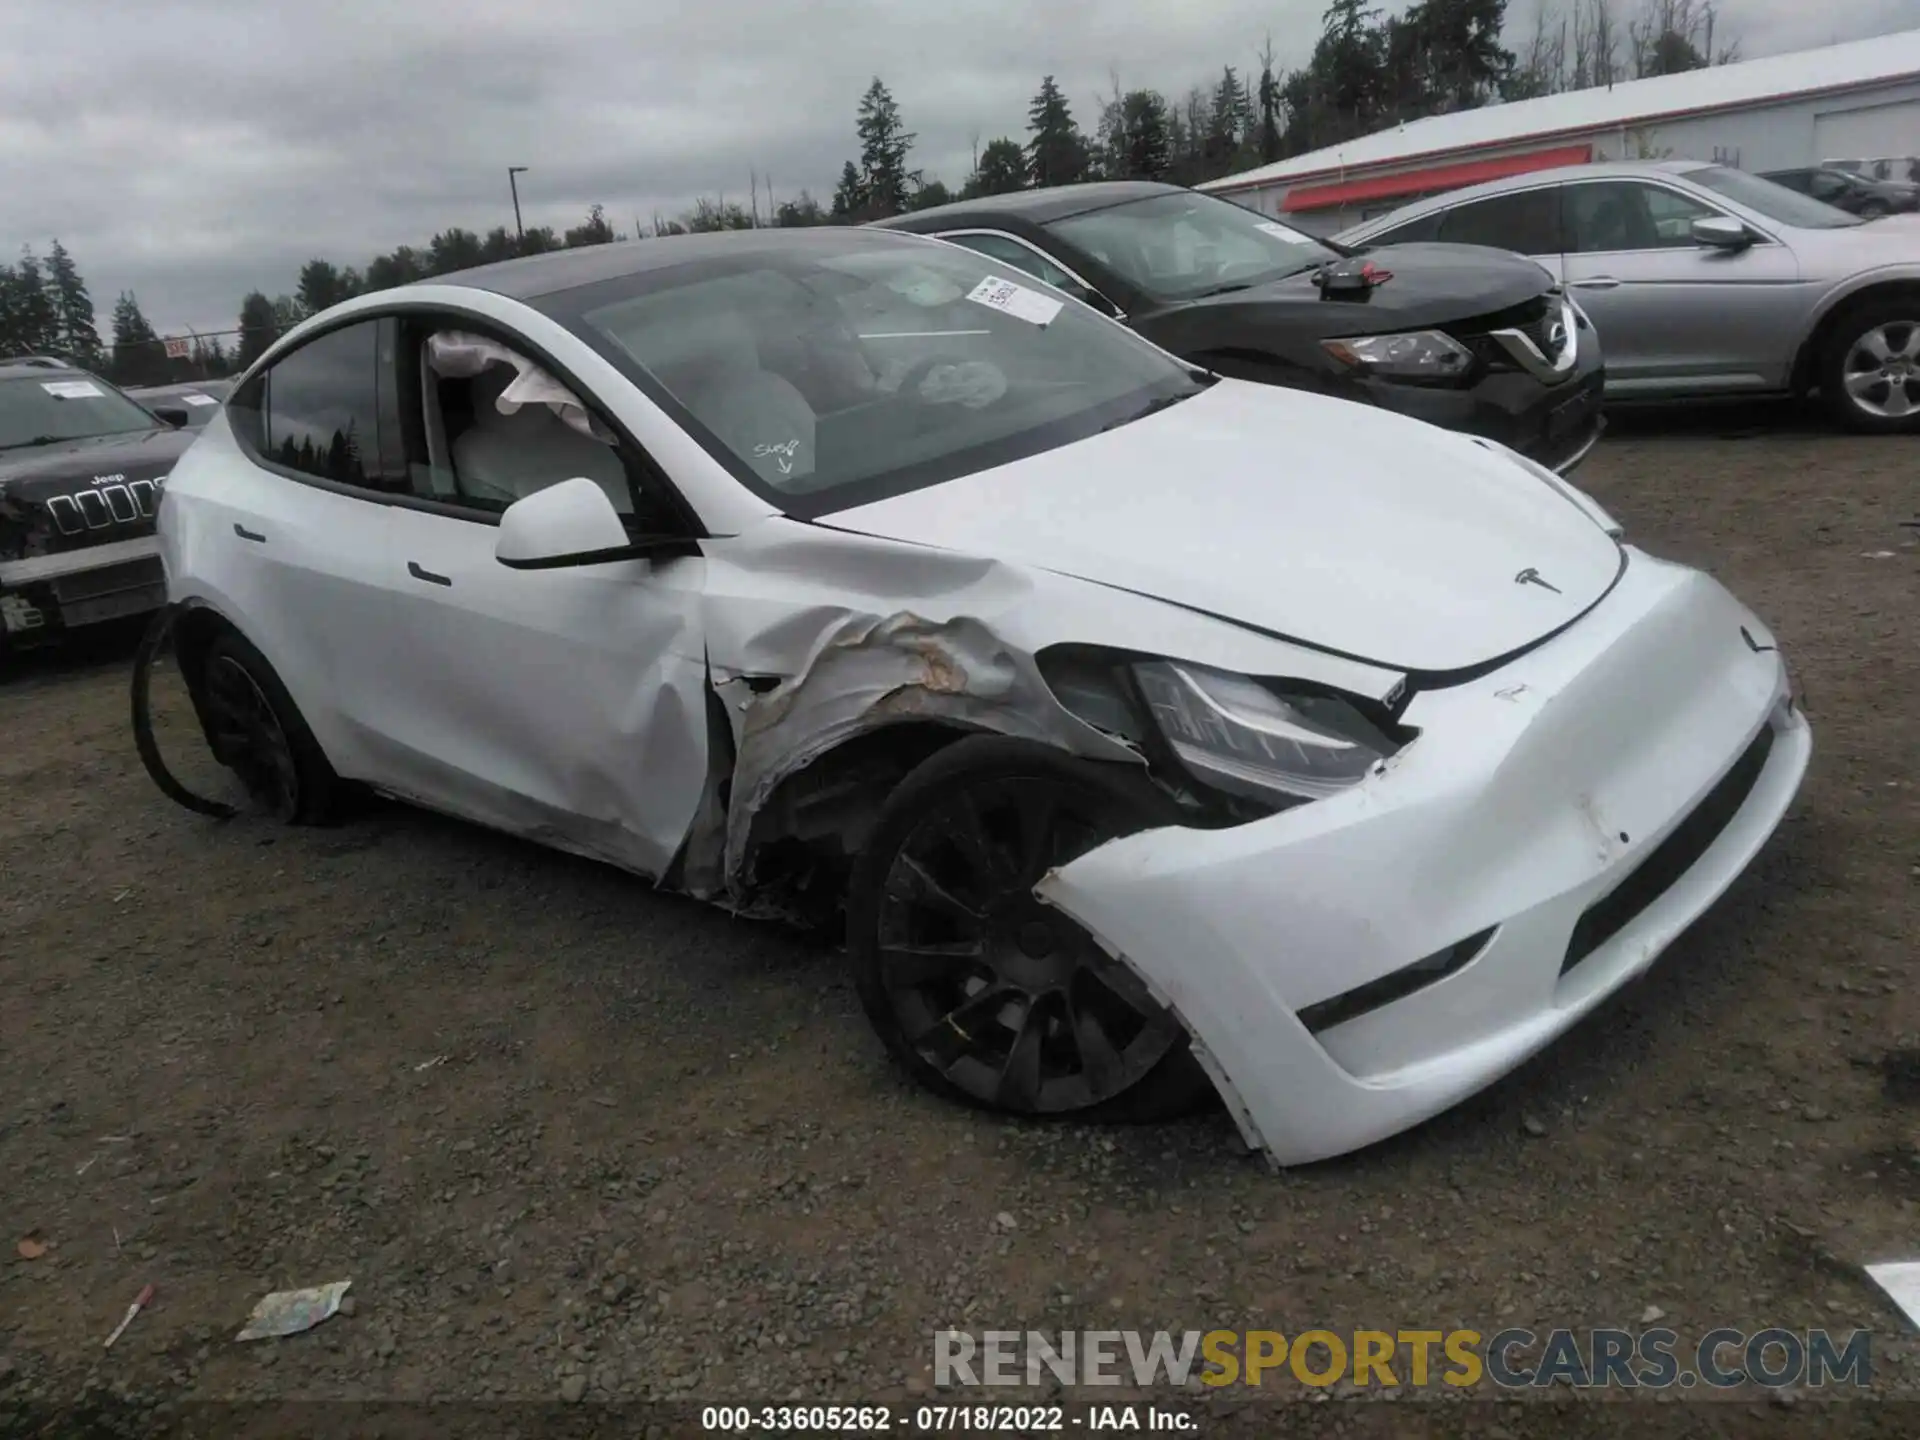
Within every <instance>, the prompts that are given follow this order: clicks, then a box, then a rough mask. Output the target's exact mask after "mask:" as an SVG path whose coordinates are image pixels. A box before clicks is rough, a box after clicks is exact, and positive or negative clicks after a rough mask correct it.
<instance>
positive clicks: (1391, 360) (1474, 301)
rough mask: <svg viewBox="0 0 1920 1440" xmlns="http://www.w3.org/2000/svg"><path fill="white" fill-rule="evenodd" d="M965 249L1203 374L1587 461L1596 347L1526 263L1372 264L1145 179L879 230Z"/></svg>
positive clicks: (999, 200) (1401, 252)
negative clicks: (1310, 393)
mask: <svg viewBox="0 0 1920 1440" xmlns="http://www.w3.org/2000/svg"><path fill="white" fill-rule="evenodd" d="M876 223H877V224H879V225H882V226H885V227H887V228H890V229H896V230H910V231H913V232H915V233H917V234H921V235H933V236H937V237H939V238H941V239H944V240H950V241H952V242H953V243H954V244H957V245H965V246H967V247H968V248H969V249H972V250H977V251H979V252H980V253H981V254H983V255H987V256H990V257H991V258H993V259H995V260H999V261H1002V262H1004V263H1005V264H1006V265H1008V266H1009V267H1011V268H1013V269H1016V270H1022V271H1025V272H1026V273H1027V274H1029V275H1033V276H1036V277H1038V278H1039V279H1041V280H1044V281H1045V282H1046V283H1047V284H1049V285H1052V286H1053V287H1054V288H1055V289H1058V290H1063V291H1065V292H1066V293H1068V294H1070V295H1072V296H1074V297H1075V298H1076V299H1078V300H1081V301H1083V302H1085V303H1086V304H1089V305H1092V306H1094V307H1095V308H1096V309H1099V310H1101V311H1104V312H1105V313H1106V314H1108V315H1111V316H1113V317H1114V318H1115V319H1117V320H1121V321H1124V322H1125V323H1126V324H1127V325H1129V326H1131V327H1132V328H1133V329H1135V330H1137V331H1139V332H1140V333H1141V334H1142V335H1144V336H1146V337H1147V339H1149V340H1151V341H1153V342H1154V343H1155V344H1157V345H1159V346H1161V347H1162V348H1163V349H1166V350H1169V351H1171V352H1172V353H1174V354H1175V355H1178V356H1180V357H1181V358H1182V359H1183V360H1186V361H1188V362H1190V363H1192V364H1195V365H1203V366H1205V367H1206V368H1207V369H1209V370H1212V371H1215V372H1216V373H1218V374H1222V375H1229V376H1233V377H1235V378H1238V379H1245V380H1260V381H1266V382H1268V383H1271V384H1275V385H1288V386H1292V387H1294V388H1296V389H1302V390H1318V391H1322V392H1324V393H1326V394H1330V395H1336V396H1339V397H1341V398H1343V399H1348V400H1360V401H1366V402H1370V403H1372V404H1376V405H1380V406H1383V407H1385V408H1387V409H1390V410H1398V411H1400V412H1401V413H1402V414H1405V415H1411V416H1413V417H1414V418H1415V419H1419V420H1426V421H1429V422H1431V423H1433V424H1435V425H1442V426H1445V427H1446V428H1447V429H1450V430H1461V431H1465V432H1467V433H1469V434H1473V435H1480V436H1484V437H1486V438H1488V439H1490V440H1498V441H1500V442H1501V443H1503V444H1506V445H1510V446H1512V447H1513V448H1514V449H1515V450H1518V451H1520V452H1521V453H1522V454H1524V455H1527V456H1529V457H1531V458H1532V459H1534V460H1536V461H1538V462H1539V463H1541V464H1543V465H1547V466H1550V467H1551V468H1553V469H1555V470H1558V471H1560V472H1562V473H1563V474H1564V473H1565V472H1567V471H1569V470H1571V469H1573V467H1574V466H1575V465H1577V464H1579V463H1580V461H1582V460H1584V459H1585V458H1586V456H1587V453H1588V452H1589V451H1590V450H1592V448H1593V446H1594V443H1595V441H1597V440H1598V439H1599V436H1600V431H1601V428H1602V426H1603V425H1604V423H1605V422H1604V420H1603V419H1602V417H1601V414H1600V389H1601V382H1602V379H1603V374H1604V370H1603V366H1602V364H1601V359H1600V344H1599V339H1598V337H1597V336H1596V334H1595V333H1594V329H1593V327H1592V325H1591V324H1590V323H1588V321H1587V319H1586V317H1585V316H1584V315H1583V314H1582V313H1581V312H1580V309H1579V307H1578V306H1576V305H1575V304H1573V303H1572V302H1571V301H1570V300H1568V299H1567V298H1566V297H1564V296H1563V295H1562V294H1561V293H1560V292H1559V290H1558V289H1557V288H1556V287H1555V282H1554V279H1553V277H1552V276H1551V275H1550V274H1548V273H1547V271H1546V270H1545V269H1543V268H1542V267H1541V266H1539V265H1537V264H1535V263H1534V262H1533V261H1531V260H1526V259H1523V258H1521V257H1520V256H1517V255H1509V254H1506V253H1504V252H1501V251H1494V250H1487V249H1483V248H1481V247H1478V246H1467V245H1429V244H1421V245H1392V246H1387V247H1385V248H1382V249H1378V250H1369V251H1367V252H1366V254H1365V255H1364V256H1362V255H1359V254H1358V253H1356V252H1354V251H1351V250H1348V249H1346V248H1345V247H1342V246H1339V245H1334V244H1331V243H1329V242H1327V241H1325V240H1320V239H1316V238H1314V237H1313V236H1310V235H1306V234H1303V233H1302V232H1300V231H1298V230H1295V229H1293V228H1292V227H1291V226H1287V225H1282V224H1279V223H1278V222H1276V221H1272V220H1269V219H1267V218H1266V217H1265V216H1264V215H1261V214H1259V213H1257V212H1256V211H1252V210H1248V209H1246V208H1245V207H1243V206H1240V205H1235V204H1233V203H1232V202H1231V201H1227V200H1222V199H1220V198H1219V197H1218V196H1214V195H1206V194H1202V193H1200V192H1199V191H1195V190H1184V189H1181V188H1180V187H1178V186H1174V185H1159V184H1153V183H1149V182H1143V181H1124V182H1106V183H1098V184H1088V185H1064V186H1059V187H1057V188H1054V189H1050V190H1022V191H1018V192H1015V193H1013V194H1010V195H991V196H986V197H983V198H981V199H978V200H963V201H961V202H959V203H957V204H953V205H942V206H939V207H937V208H935V209H931V210H920V211H916V212H914V213H913V214H910V215H899V216H895V217H893V218H891V219H887V220H881V221H878V222H876Z"/></svg>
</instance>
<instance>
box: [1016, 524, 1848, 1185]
mask: <svg viewBox="0 0 1920 1440" xmlns="http://www.w3.org/2000/svg"><path fill="white" fill-rule="evenodd" d="M1743 629H1744V632H1745V635H1744V636H1743V633H1742V632H1743ZM1746 636H1750V637H1752V639H1751V640H1749V639H1747V638H1745V637H1746ZM1756 647H1759V648H1756ZM1771 647H1772V640H1771V637H1770V636H1769V635H1768V633H1767V631H1766V629H1765V627H1764V626H1762V625H1761V624H1760V622H1759V621H1758V620H1757V619H1756V618H1754V616H1753V615H1752V614H1751V613H1750V612H1748V611H1747V610H1746V609H1745V607H1743V606H1742V605H1740V604H1739V602H1738V601H1736V600H1735V599H1734V598H1733V597H1732V596H1731V595H1729V594H1728V593H1727V592H1726V591H1725V590H1724V589H1723V588H1722V587H1721V586H1720V585H1719V584H1718V583H1717V582H1716V581H1714V580H1713V579H1711V578H1710V577H1708V576H1706V575H1704V574H1701V573H1699V572H1697V571H1692V570H1688V569H1684V568H1682V567H1679V566H1675V565H1669V564H1666V563H1664V562H1661V561H1658V560H1654V559H1652V558H1651V557H1649V556H1646V555H1644V554H1641V553H1639V552H1633V553H1632V554H1631V558H1630V562H1629V564H1628V566H1627V569H1626V573H1625V574H1624V575H1623V576H1622V578H1621V581H1620V584H1619V585H1618V586H1616V588H1615V590H1614V592H1613V593H1612V594H1611V595H1609V596H1608V597H1607V598H1606V600H1604V601H1603V602H1601V604H1600V605H1599V606H1597V607H1596V608H1595V609H1594V610H1593V611H1592V612H1591V613H1589V614H1588V615H1587V616H1586V617H1585V618H1583V619H1582V620H1581V621H1580V622H1579V623H1578V624H1576V625H1574V626H1573V627H1572V628H1571V629H1569V630H1568V631H1567V632H1565V633H1564V634H1562V635H1560V636H1557V637H1556V638H1554V639H1553V640H1552V641H1550V642H1548V643H1547V644H1545V645H1543V646H1540V647H1539V648H1538V649H1535V650H1533V651H1530V652H1528V653H1527V654H1525V655H1523V656H1521V657H1520V658H1519V659H1517V660H1515V661H1513V662H1512V663H1510V664H1509V665H1507V666H1505V667H1504V668H1502V669H1501V670H1499V671H1497V672H1496V673H1494V674H1492V675H1488V676H1485V677H1482V678H1480V679H1476V680H1473V681H1470V682H1467V683H1464V684H1460V685H1456V686H1452V687H1450V688H1446V689H1438V690H1431V691H1427V692H1424V693H1422V694H1420V695H1418V696H1417V697H1416V698H1415V700H1414V701H1413V703H1412V704H1411V705H1410V706H1409V707H1408V710H1407V712H1406V716H1405V719H1406V722H1407V723H1408V724H1409V725H1411V726H1414V727H1416V728H1417V729H1419V730H1420V732H1421V733H1420V735H1419V737H1418V738H1417V739H1416V740H1415V741H1414V742H1413V743H1411V744H1410V745H1409V746H1408V747H1407V748H1406V749H1405V750H1403V751H1402V752H1401V753H1400V754H1399V755H1398V756H1397V757H1395V759H1394V760H1393V761H1391V762H1389V764H1388V766H1387V768H1386V770H1385V771H1384V773H1382V774H1379V775H1377V776H1375V777H1374V778H1372V779H1370V780H1368V781H1366V782H1364V783H1363V784H1361V785H1359V786H1356V787H1355V788H1354V789H1352V790H1350V791H1347V792H1345V793H1343V794H1341V795H1338V796H1336V797H1334V798H1332V799H1328V800H1322V801H1319V802H1317V803H1314V804H1310V805H1304V806H1301V807H1299V808H1297V809H1293V810H1290V811H1286V812H1283V813H1281V814H1278V815H1274V816H1271V817H1268V818H1266V819H1263V820H1259V821H1256V822H1253V823H1251V824H1247V825H1242V826H1237V827H1234V828H1231V829H1226V830H1214V831H1198V830H1186V829H1179V828H1172V829H1162V830H1154V831H1147V832H1144V833H1141V834H1138V835H1133V836H1129V837H1127V838H1125V839H1122V840H1117V841H1114V842H1112V843H1110V844H1108V845H1105V846H1102V847H1100V848H1098V849H1096V850H1094V851H1092V852H1090V853H1089V854H1087V855H1085V856H1083V857H1082V858H1080V859H1079V860H1076V861H1074V862H1073V863H1072V864H1069V865H1066V866H1064V867H1062V868H1061V869H1059V870H1057V871H1055V872H1053V873H1052V874H1050V875H1049V876H1048V877H1047V878H1046V879H1045V880H1044V881H1043V882H1042V883H1041V886H1040V889H1039V893H1040V895H1041V896H1042V898H1043V899H1045V900H1047V901H1048V902H1049V903H1051V904H1054V905H1056V906H1058V907H1059V908H1060V909H1062V910H1064V911H1066V912H1067V913H1068V914H1070V915H1072V916H1073V917H1074V918H1075V919H1077V920H1078V921H1080V923H1081V924H1083V925H1085V926H1086V927H1087V928H1088V929H1089V930H1090V931H1092V933H1093V934H1095V935H1096V936H1098V937H1099V938H1100V940H1101V942H1102V943H1103V944H1104V945H1106V946H1107V947H1108V948H1109V949H1111V950H1112V951H1113V952H1114V953H1115V954H1117V955H1120V956H1122V957H1123V958H1124V959H1125V960H1126V961H1127V962H1128V963H1129V964H1130V965H1131V966H1132V967H1133V968H1134V969H1135V970H1136V971H1137V972H1138V973H1139V974H1141V975H1142V976H1143V977H1144V978H1145V979H1146V980H1147V981H1148V983H1149V984H1150V985H1151V986H1152V987H1153V988H1154V989H1155V991H1156V992H1158V993H1159V994H1160V995H1161V997H1162V998H1163V999H1165V1000H1166V1001H1167V1002H1168V1003H1169V1004H1170V1005H1172V1006H1173V1008H1174V1009H1175V1010H1176V1011H1177V1012H1178V1013H1179V1014H1180V1015H1181V1016H1182V1018H1183V1019H1184V1020H1185V1022H1186V1024H1187V1026H1188V1028H1189V1029H1190V1030H1191V1032H1192V1033H1193V1035H1194V1038H1195V1041H1196V1048H1197V1049H1198V1050H1199V1052H1200V1053H1201V1055H1202V1058H1203V1059H1204V1060H1205V1061H1206V1063H1207V1064H1208V1065H1209V1067H1210V1069H1212V1071H1213V1073H1214V1077H1215V1080H1216V1082H1217V1083H1218V1084H1219V1086H1220V1090H1221V1093H1222V1095H1223V1096H1224V1097H1225V1098H1226V1099H1227V1102H1228V1104H1229V1105H1230V1107H1232V1108H1233V1110H1234V1111H1235V1114H1236V1116H1237V1118H1238V1119H1239V1121H1240V1123H1241V1126H1242V1128H1243V1131H1244V1132H1245V1134H1246V1135H1247V1138H1248V1141H1249V1143H1251V1144H1254V1145H1256V1146H1259V1147H1261V1148H1264V1149H1265V1150H1266V1152H1267V1153H1268V1155H1269V1156H1270V1157H1271V1158H1272V1159H1273V1160H1274V1161H1275V1162H1276V1163H1279V1164H1300V1163H1305V1162H1307V1161H1312V1160H1318V1159H1322V1158H1325V1157H1327V1156H1331V1155H1338V1154H1341V1153H1344V1152H1346V1151H1350V1150H1355V1149H1358V1148H1360V1147H1362V1146H1365V1145H1368V1144H1371V1143H1373V1142H1374V1141H1377V1140H1380V1139H1383V1138H1385V1137H1386V1136H1389V1135H1392V1134H1394V1133H1396V1132H1398V1131H1400V1130H1403V1129H1406V1128H1407V1127H1408V1126H1411V1125H1414V1124H1417V1123H1418V1122H1420V1121H1422V1120H1425V1119H1427V1118H1428V1117H1430V1116H1432V1115H1435V1114H1438V1113H1439V1112H1440V1111H1442V1110H1445V1109H1447V1108H1448V1107H1450V1106H1452V1105H1453V1104H1455V1103H1457V1102H1458V1101H1460V1100H1461V1099H1464V1098H1465V1097H1466V1096H1468V1095H1470V1094H1472V1093H1473V1092H1475V1091H1476V1090H1479V1089H1481V1088H1482V1087H1484V1086H1485V1085H1487V1084H1488V1083H1490V1082H1491V1081H1493V1080H1495V1079H1496V1078H1498V1077H1499V1076H1501V1075H1502V1074H1505V1073H1506V1072H1507V1071H1509V1070H1511V1069H1513V1068H1514V1067H1515V1066H1516V1065H1518V1064H1520V1063H1521V1062H1522V1061H1523V1060H1525V1059H1526V1058H1527V1057H1528V1056H1530V1055H1532V1054H1534V1053H1535V1052H1536V1051H1538V1050H1540V1049H1541V1048H1542V1047H1543V1046H1545V1045H1546V1044H1547V1043H1548V1042H1549V1041H1551V1040H1552V1039H1553V1038H1554V1037H1555V1036H1557V1035H1559V1034H1560V1033H1561V1032H1563V1031H1564V1030H1566V1029H1567V1028H1568V1027H1570V1026H1571V1025H1573V1024H1574V1023H1575V1022H1576V1021H1577V1020H1578V1019H1579V1018H1580V1017H1581V1016H1583V1015H1585V1014H1586V1013H1587V1012H1588V1011H1590V1010H1591V1009H1593V1008H1594V1007H1595V1006H1596V1005H1598V1004H1599V1003H1600V1002H1601V1000H1602V999H1604V998H1605V997H1606V996H1607V995H1609V994H1610V993H1612V992H1613V991H1615V990H1617V989H1618V988H1619V987H1620V986H1621V985H1623V984H1624V983H1626V981H1628V980H1629V979H1631V978H1632V977H1633V976H1635V975H1637V974H1639V973H1640V972H1641V971H1643V970H1645V969H1646V968H1647V967H1648V966H1649V965H1651V964H1652V962H1653V960H1654V958H1655V957H1656V956H1657V955H1659V953H1660V952H1661V951H1662V950H1664V949H1665V948H1666V947H1667V946H1668V945H1669V944H1670V943H1671V942H1672V941H1673V940H1674V939H1675V938H1676V937H1677V936H1678V935H1679V934H1680V933H1681V931H1683V930H1684V929H1685V928H1686V927H1687V926H1688V925H1689V924H1691V923H1692V922H1693V920H1694V919H1695V918H1697V917H1698V916H1699V915H1700V914H1701V912H1702V911H1704V910H1705V909H1706V908H1707V907H1708V906H1709V905H1710V904H1711V903H1712V902H1713V901H1714V900H1715V899H1716V898H1717V897H1718V896H1719V895H1720V894H1721V893H1722V892H1723V891H1724V890H1725V889H1726V888H1727V886H1728V885H1730V884H1731V883H1732V882H1733V880H1734V878H1735V877H1736V876H1737V875H1739V873H1740V872H1741V870H1743V869H1744V868H1745V867H1746V865H1747V863H1748V861H1749V860H1751V859H1752V857H1753V855H1754V854H1755V852H1757V851H1758V849H1759V848H1760V846H1761V845H1762V844H1763V843H1764V842H1765V840H1766V839H1767V837H1768V836H1769V835H1770V834H1771V833H1772V832H1773V830H1774V828H1775V827H1776V826H1777V825H1778V823H1779V822H1780V819H1781V817H1782V815H1783V814H1784V813H1785V812H1786V809H1787V807H1788V805H1789V803H1790V802H1791V801H1792V799H1793V796H1794V794H1795V793H1796V791H1797V790H1798V788H1799V784H1800V780H1801V777H1802V775H1803V774H1804V773H1805V770H1806V766H1807V760H1808V756H1809V754H1810V753H1811V744H1812V742H1811V734H1810V731H1809V729H1808V726H1807V723H1806V721H1805V719H1804V718H1803V717H1802V716H1801V715H1800V713H1799V712H1798V711H1797V710H1796V709H1794V708H1793V706H1792V703H1791V699H1790V694H1789V689H1788V681H1787V675H1786V670H1785V667H1784V665H1783V663H1782V661H1781V658H1780V656H1779V654H1778V652H1777V651H1775V650H1774V649H1772V648H1771ZM1763 731H1767V732H1770V735H1771V741H1770V743H1768V744H1765V745H1764V746H1763V747H1760V750H1756V748H1755V741H1756V739H1758V738H1759V737H1760V736H1761V735H1762V732H1763ZM1761 752H1763V753H1761ZM1756 754H1758V755H1759V758H1758V760H1755V759H1753V758H1751V757H1753V756H1754V755H1756ZM1743 757H1747V763H1746V765H1745V766H1744V767H1741V762H1742V759H1743ZM1736 767H1741V768H1740V770H1739V771H1738V773H1736ZM1747 772H1750V773H1747ZM1730 776H1731V778H1729V777H1730ZM1696 816H1697V818H1692V819H1690V817H1696ZM1682 842H1685V843H1682ZM1603 902H1605V903H1603ZM1489 930H1491V932H1492V934H1491V937H1490V938H1488V939H1486V940H1485V941H1484V943H1483V945H1482V948H1480V949H1479V950H1478V951H1477V953H1475V954H1473V956H1472V958H1471V959H1470V960H1468V961H1467V963H1465V964H1464V966H1463V967H1461V968H1458V969H1456V970H1454V971H1453V972H1452V973H1450V974H1447V975H1445V977H1444V978H1442V979H1438V980H1435V981H1432V982H1430V983H1427V984H1425V985H1424V986H1423V987H1422V988H1419V989H1416V990H1414V991H1413V993H1411V994H1405V995H1403V997H1402V998H1399V999H1395V1000H1390V1001H1388V1002H1386V1003H1384V1004H1381V1005H1379V1006H1378V1008H1374V1009H1371V1010H1367V1011H1366V1012H1365V1013H1361V1014H1357V1015H1353V1016H1351V1018H1346V1019H1343V1020H1338V1021H1336V1022H1335V1023H1332V1024H1331V1025H1330V1028H1322V1029H1320V1030H1319V1031H1318V1033H1314V1032H1313V1031H1310V1030H1309V1028H1308V1026H1307V1024H1305V1023H1303V1021H1302V1019H1301V1018H1300V1014H1301V1012H1302V1011H1303V1010H1306V1009H1307V1008H1308V1007H1311V1006H1321V1008H1322V1011H1323V1012H1324V1010H1325V1009H1326V1007H1325V1006H1324V1004H1323V1002H1327V1001H1329V1000H1332V999H1334V998H1335V997H1340V996H1343V995H1347V994H1348V993H1349V992H1352V991H1354V990H1356V989H1357V988H1358V987H1361V986H1364V985H1367V984H1368V983H1369V982H1373V981H1377V980H1381V979H1382V978H1383V977H1386V976H1388V975H1392V974H1395V973H1396V972H1400V971H1403V970H1404V969H1405V968H1406V967H1407V966H1409V965H1412V964H1413V963H1414V962H1416V961H1419V960H1421V959H1422V958H1423V957H1430V956H1434V955H1436V954H1438V953H1440V952H1444V951H1447V950H1448V949H1449V948H1450V947H1454V946H1458V945H1459V944H1460V943H1461V942H1462V941H1463V940H1466V939H1467V938H1468V937H1476V936H1480V935H1481V934H1482V932H1486V931H1489Z"/></svg>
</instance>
